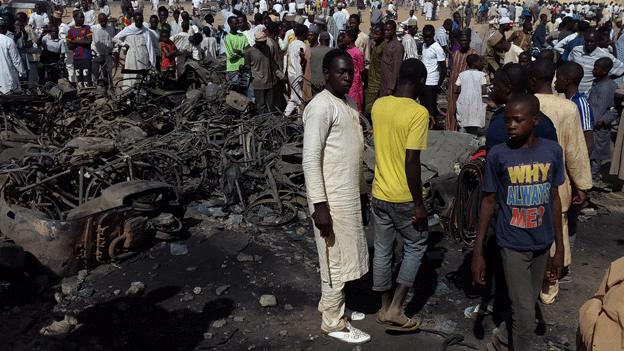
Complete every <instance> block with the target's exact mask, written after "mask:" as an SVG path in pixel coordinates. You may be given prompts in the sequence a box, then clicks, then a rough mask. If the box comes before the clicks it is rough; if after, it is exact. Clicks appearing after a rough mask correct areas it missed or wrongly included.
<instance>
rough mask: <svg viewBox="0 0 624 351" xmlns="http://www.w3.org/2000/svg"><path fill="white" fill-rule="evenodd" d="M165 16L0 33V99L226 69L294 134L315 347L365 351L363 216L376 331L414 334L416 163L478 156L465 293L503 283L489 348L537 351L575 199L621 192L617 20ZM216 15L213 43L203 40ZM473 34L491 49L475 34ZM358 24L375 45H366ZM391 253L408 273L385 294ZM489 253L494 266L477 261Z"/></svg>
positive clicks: (419, 213) (329, 4)
mask: <svg viewBox="0 0 624 351" xmlns="http://www.w3.org/2000/svg"><path fill="white" fill-rule="evenodd" d="M169 5H170V8H167V7H164V6H159V3H158V2H157V1H156V2H153V3H152V12H153V14H152V15H151V16H150V17H149V19H148V21H147V22H144V17H143V12H144V9H143V5H142V2H131V1H122V4H121V9H122V12H123V14H122V16H121V17H120V18H118V19H111V16H110V15H111V13H110V8H109V7H108V6H107V5H106V3H105V2H99V3H98V4H97V6H95V5H94V4H92V3H91V2H90V0H84V1H83V2H82V4H81V5H80V7H79V8H76V9H74V10H73V11H72V15H71V19H69V20H70V21H71V22H70V23H66V22H67V20H68V19H67V18H66V20H65V21H63V18H64V17H63V12H62V10H60V9H55V10H54V11H53V12H52V15H51V16H50V17H49V16H48V13H47V12H46V9H45V8H44V7H43V6H41V5H37V7H36V8H35V10H34V12H33V13H32V14H31V15H30V16H28V15H27V14H26V13H24V12H19V13H17V14H16V15H15V16H3V17H0V67H1V69H0V93H2V94H11V93H17V92H19V90H20V86H21V85H25V84H44V83H46V82H48V81H51V82H54V83H58V82H59V80H60V79H61V78H62V77H65V78H66V80H67V82H68V83H69V84H72V85H74V86H76V87H78V88H81V89H82V88H89V87H91V86H94V85H103V86H106V87H109V88H110V87H112V86H113V81H114V79H116V77H113V67H114V66H115V65H117V64H118V62H119V58H120V56H122V57H123V62H124V63H123V67H124V68H125V71H123V87H124V88H129V87H132V86H133V85H134V84H136V83H137V81H138V80H139V77H140V75H139V72H146V71H156V72H158V74H160V75H161V77H162V78H163V79H169V80H176V79H180V77H182V76H183V75H184V72H185V70H186V67H187V66H188V63H190V62H195V63H199V64H210V62H212V61H215V60H218V59H219V58H220V57H223V56H224V57H225V63H226V64H225V69H226V75H227V78H228V79H227V81H228V84H229V86H230V88H231V89H232V90H235V91H237V92H239V93H240V94H244V95H246V96H247V97H249V99H250V100H251V101H253V102H254V105H255V110H256V111H257V113H258V114H262V113H265V112H266V113H274V112H276V111H282V112H283V114H284V116H285V117H290V116H292V115H302V120H303V123H304V130H305V132H304V133H305V135H304V146H303V170H304V174H305V178H306V187H307V196H308V202H309V204H310V211H311V213H312V218H313V220H314V224H315V239H316V242H317V246H318V254H319V262H320V266H321V269H320V272H321V282H322V284H321V286H322V293H321V301H320V303H319V311H320V312H321V313H322V324H321V329H322V330H323V331H324V332H325V333H327V334H328V335H329V336H331V337H334V338H337V339H340V340H343V341H346V342H351V343H360V342H365V341H368V340H369V339H370V336H369V335H368V334H367V333H365V332H363V331H361V330H359V329H357V328H355V327H353V326H352V325H351V324H350V321H351V320H358V319H361V318H364V316H363V314H361V313H358V312H354V311H347V310H346V308H345V298H344V285H345V283H346V282H348V281H351V280H355V279H358V278H360V277H362V276H363V275H364V274H366V273H367V272H368V271H369V267H368V265H369V259H368V250H367V245H366V239H365V237H364V233H363V225H364V224H366V221H367V216H366V215H365V212H366V209H367V208H369V206H370V208H371V209H372V214H373V219H374V228H375V242H374V247H375V253H374V255H375V256H374V258H373V260H372V262H373V264H372V273H373V290H374V291H377V292H379V296H380V300H381V309H380V311H379V312H378V314H377V321H378V322H379V324H381V325H382V326H383V327H385V328H387V329H390V330H396V331H412V330H415V329H417V328H418V327H419V326H420V323H421V321H420V319H419V318H418V317H417V316H414V317H411V318H408V317H406V316H405V314H404V312H403V311H402V306H403V305H404V302H405V299H406V298H407V295H408V291H409V290H410V288H411V287H412V286H413V284H414V279H415V276H416V272H417V271H418V268H419V266H420V262H421V259H422V257H423V254H424V251H425V249H426V243H427V236H428V234H427V233H428V232H427V211H426V209H425V207H424V204H423V199H422V194H423V191H422V185H421V180H420V167H421V166H420V153H421V152H422V151H423V150H425V149H426V148H427V135H428V130H429V129H430V128H438V129H446V130H449V131H460V132H465V133H470V134H474V135H477V136H485V149H486V151H487V157H486V163H485V169H484V175H485V176H484V180H483V182H484V183H483V184H484V185H483V191H484V195H483V196H484V197H483V202H482V204H481V212H480V213H481V217H480V225H479V230H478V235H477V240H476V245H475V249H474V253H473V261H472V269H473V275H474V279H475V281H476V282H477V283H479V284H485V285H491V284H488V281H489V280H491V279H492V276H493V274H492V273H491V272H490V271H492V270H495V269H499V270H501V269H502V272H503V273H504V278H505V280H506V286H507V288H508V289H507V290H508V292H509V293H508V298H509V300H510V306H511V309H510V310H511V318H510V319H509V321H510V323H511V325H510V326H508V327H506V325H508V323H509V322H507V323H505V324H503V325H501V327H500V328H498V329H497V332H496V333H495V334H496V335H495V338H494V339H493V340H494V341H493V346H494V347H496V348H497V349H498V350H505V349H506V347H513V348H514V349H515V350H530V349H531V347H532V346H531V345H532V340H533V330H534V329H535V328H534V327H535V309H534V306H535V303H536V302H537V299H538V298H539V299H540V300H541V301H542V302H543V303H545V304H550V303H553V302H554V301H555V298H556V296H557V295H558V291H559V283H560V279H562V278H564V279H566V278H567V279H569V277H570V274H569V270H566V267H569V265H570V263H571V257H572V256H571V249H572V247H573V245H572V244H573V242H574V241H573V238H574V237H575V236H574V234H575V231H576V222H577V217H578V213H579V209H580V208H581V206H582V205H583V204H584V203H585V201H586V198H587V192H588V191H589V190H590V189H592V187H594V186H598V187H606V186H607V185H606V184H605V183H604V181H603V179H602V178H601V174H602V173H603V172H601V167H602V166H603V164H604V163H605V162H607V161H611V160H612V162H611V172H612V173H614V174H617V175H619V177H620V178H622V179H624V158H623V155H622V148H623V144H624V140H623V139H624V135H622V134H623V133H624V128H622V127H620V130H619V135H618V140H617V143H616V147H615V149H613V147H612V143H611V131H612V128H613V127H614V124H615V123H616V121H617V119H618V116H619V115H620V113H621V106H618V105H617V104H616V90H617V87H618V84H621V83H622V80H621V79H620V77H621V76H622V75H624V63H623V60H624V35H623V34H624V26H623V24H622V15H624V11H623V10H622V6H620V5H618V4H616V3H611V4H599V3H594V2H576V3H568V4H561V3H558V2H555V1H549V2H542V1H537V2H532V3H529V4H523V3H508V2H505V1H501V2H496V3H495V2H493V1H487V0H482V1H481V2H480V3H478V4H476V3H475V4H473V3H472V2H471V1H468V2H466V3H457V4H456V3H452V2H451V3H448V2H446V1H444V2H443V3H442V4H440V3H439V2H438V1H435V0H434V1H429V0H427V1H410V2H400V3H398V4H396V5H395V4H394V3H393V2H391V1H390V2H386V3H382V2H379V1H371V2H367V3H364V2H361V1H358V3H357V7H358V8H359V11H357V12H353V11H349V9H348V5H351V4H349V3H343V2H335V3H334V1H331V0H320V1H316V2H314V1H299V0H295V1H291V2H288V3H283V2H281V1H280V0H277V1H274V2H271V1H267V0H260V1H258V2H257V3H255V4H251V3H249V2H248V1H241V2H238V3H235V4H232V5H233V6H230V4H225V3H224V4H222V6H221V8H220V9H219V10H217V9H216V8H209V9H208V10H207V11H205V10H206V8H205V6H204V4H203V2H202V1H199V0H198V1H193V11H191V13H188V12H186V11H184V10H180V9H178V8H176V7H175V6H173V5H174V4H173V3H170V4H169ZM440 5H442V6H443V7H451V9H452V17H451V18H448V19H445V20H444V21H443V24H442V25H441V26H439V27H438V28H435V27H434V26H433V25H432V24H431V23H425V24H424V25H422V28H421V27H420V26H419V18H418V16H417V15H415V14H416V13H418V11H421V14H422V15H424V17H425V22H429V21H432V20H435V19H436V18H437V17H438V15H439V13H440V12H439V6H440ZM367 6H368V7H370V10H364V9H365V8H366V7H367ZM396 6H411V10H410V13H409V16H408V18H407V19H405V20H404V21H400V22H399V21H398V19H397V17H398V11H397V7H396ZM96 9H97V11H96ZM204 13H206V14H205V15H204ZM217 14H220V15H221V16H223V19H224V23H223V26H222V27H220V26H216V25H215V24H214V23H215V16H216V15H217ZM473 14H476V15H477V22H479V23H484V24H487V26H489V28H490V29H491V31H489V32H488V33H485V32H482V33H478V31H476V30H474V25H473V24H471V22H472V16H473ZM365 16H367V17H365ZM364 18H366V19H367V20H369V21H370V23H371V26H370V29H369V30H368V31H364V30H362V29H361V23H362V20H363V19H364ZM484 35H485V36H484ZM63 72H66V73H65V74H63ZM440 94H443V95H445V96H446V101H447V104H446V106H445V105H444V104H440V101H441V99H439V95H440ZM486 97H487V98H486ZM488 111H490V112H491V113H488ZM361 115H363V116H365V118H368V119H369V121H371V122H372V126H373V130H374V142H375V158H376V167H375V179H374V182H373V185H372V203H371V204H369V203H368V199H369V196H368V195H367V190H366V186H365V184H364V181H363V176H362V174H361V166H362V157H363V148H364V144H363V137H364V136H363V134H362V128H361V126H360V116H361ZM621 125H622V124H621ZM484 128H485V129H484ZM614 151H615V152H614ZM493 218H495V219H496V225H495V226H492V228H495V230H490V229H489V228H490V222H491V221H492V220H493ZM397 236H400V237H401V238H402V245H403V250H402V252H403V256H402V259H400V261H401V263H400V265H399V270H398V277H397V279H396V284H393V282H392V276H393V269H392V263H393V253H394V252H395V249H394V243H395V239H396V237H397ZM492 240H494V241H495V243H496V244H495V245H494V246H495V247H496V248H497V249H496V250H494V251H492V252H489V251H488V252H486V251H485V250H484V247H485V246H486V243H487V242H488V241H492ZM486 262H487V269H486ZM495 267H496V268H495ZM497 286H499V284H497ZM485 307H486V306H483V308H485Z"/></svg>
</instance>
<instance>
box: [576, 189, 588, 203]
mask: <svg viewBox="0 0 624 351" xmlns="http://www.w3.org/2000/svg"><path fill="white" fill-rule="evenodd" d="M585 200H587V193H586V192H585V191H584V190H580V189H574V197H572V203H573V204H575V205H582V204H583V203H584V202H585Z"/></svg>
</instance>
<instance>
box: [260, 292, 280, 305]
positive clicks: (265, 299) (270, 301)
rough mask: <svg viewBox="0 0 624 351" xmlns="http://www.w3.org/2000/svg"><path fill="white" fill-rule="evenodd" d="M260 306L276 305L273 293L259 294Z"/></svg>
mask: <svg viewBox="0 0 624 351" xmlns="http://www.w3.org/2000/svg"><path fill="white" fill-rule="evenodd" d="M259 302H260V306H262V307H272V306H277V298H276V297H275V295H262V296H260V301H259Z"/></svg>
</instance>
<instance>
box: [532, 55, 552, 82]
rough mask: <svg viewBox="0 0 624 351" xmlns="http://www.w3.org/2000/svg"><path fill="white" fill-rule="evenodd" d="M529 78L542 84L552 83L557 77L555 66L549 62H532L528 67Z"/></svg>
mask: <svg viewBox="0 0 624 351" xmlns="http://www.w3.org/2000/svg"><path fill="white" fill-rule="evenodd" d="M528 67H529V69H528V76H529V78H530V79H535V80H536V81H540V82H552V80H553V78H554V77H555V64H554V63H553V62H551V61H548V60H536V61H531V62H530V63H529V65H528Z"/></svg>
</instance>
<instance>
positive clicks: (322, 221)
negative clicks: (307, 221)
mask: <svg viewBox="0 0 624 351" xmlns="http://www.w3.org/2000/svg"><path fill="white" fill-rule="evenodd" d="M312 220H314V226H315V227H317V228H318V230H319V231H320V232H321V237H322V238H327V237H328V236H330V235H332V234H333V229H332V227H333V226H332V218H331V214H329V206H327V202H321V203H318V204H314V213H313V214H312Z"/></svg>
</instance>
